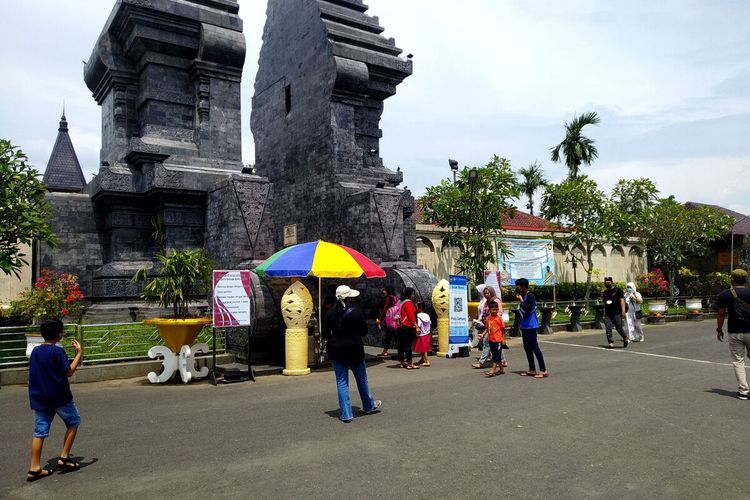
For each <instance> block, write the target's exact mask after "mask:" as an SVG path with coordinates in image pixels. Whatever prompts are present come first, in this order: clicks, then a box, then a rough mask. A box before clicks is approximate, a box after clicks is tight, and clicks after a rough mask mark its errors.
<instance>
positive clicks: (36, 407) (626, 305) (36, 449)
mask: <svg viewBox="0 0 750 500" xmlns="http://www.w3.org/2000/svg"><path fill="white" fill-rule="evenodd" d="M747 280H748V273H747V272H746V271H744V270H742V269H736V270H734V271H733V272H732V273H731V287H730V288H729V289H728V290H725V291H723V292H721V293H720V294H719V296H718V314H717V327H716V338H717V340H719V341H723V340H724V323H725V321H726V322H727V331H728V343H729V350H730V353H731V356H732V364H733V367H734V372H735V376H736V378H737V384H738V391H737V397H738V398H739V399H742V400H746V399H748V398H750V387H749V386H748V382H747V375H746V372H745V363H746V359H747V355H748V353H750V289H749V288H748V287H747ZM604 284H605V290H604V292H603V294H602V298H603V300H604V304H605V324H606V330H605V332H606V336H607V341H608V347H610V348H611V347H614V343H613V339H612V328H615V329H616V330H617V332H618V333H619V335H620V337H622V342H623V347H627V346H628V343H629V342H630V341H641V342H643V340H644V338H645V337H644V334H643V329H642V328H641V324H640V319H641V311H642V309H641V306H642V304H643V297H642V296H641V294H640V293H638V291H637V290H636V287H635V285H634V284H633V283H628V284H627V286H626V291H625V292H623V291H622V290H619V289H618V288H617V287H616V286H614V282H613V280H612V278H611V277H607V278H605V280H604ZM478 290H479V292H480V294H481V295H482V301H481V302H480V304H479V308H478V313H477V318H476V319H474V320H473V324H474V327H475V328H476V330H477V331H478V332H479V333H478V335H479V336H481V337H482V341H483V343H484V344H485V346H484V348H483V350H482V355H481V356H480V358H479V360H478V362H477V363H475V364H474V365H472V366H473V367H474V368H479V369H483V368H484V363H485V362H486V361H488V360H490V359H491V361H492V367H491V368H490V370H489V371H487V372H486V373H485V375H486V376H487V377H495V376H497V375H501V374H504V373H505V371H506V368H507V366H508V363H507V360H506V359H505V356H504V355H503V346H504V345H505V324H504V322H503V319H502V307H503V306H502V300H500V297H498V296H497V293H496V292H495V290H494V289H493V288H492V287H490V286H483V285H480V287H478ZM515 292H516V293H515V300H516V301H517V302H518V314H519V316H520V329H521V332H522V340H523V348H524V352H525V354H526V360H527V362H528V370H525V371H522V372H520V374H521V375H523V376H529V377H534V378H546V377H548V376H549V372H548V371H547V366H546V363H545V359H544V355H543V354H542V351H541V348H540V347H539V342H538V341H537V332H538V329H539V322H538V317H537V306H536V298H535V297H534V294H533V293H531V292H530V290H529V282H528V280H526V279H523V278H522V279H517V280H516V282H515ZM414 294H415V292H414V289H412V288H405V289H404V290H403V292H402V293H401V296H400V298H397V297H396V294H395V290H394V289H393V288H392V287H386V288H385V289H384V290H383V295H384V306H383V309H382V311H381V314H380V317H379V318H378V321H377V323H378V325H379V327H380V330H381V332H382V336H383V351H382V352H381V353H380V356H383V357H386V356H389V350H390V348H391V344H392V342H393V340H394V338H395V340H396V343H397V345H398V360H399V365H400V366H402V367H403V368H406V369H411V370H413V369H418V368H420V367H429V366H430V362H429V358H428V356H427V354H428V352H429V351H430V348H431V345H430V344H431V333H432V327H431V323H430V317H429V315H427V314H426V313H425V312H424V310H423V309H424V305H423V304H421V303H419V302H417V303H415V302H414ZM357 296H359V292H358V291H357V290H353V289H351V288H350V287H349V286H347V285H341V286H339V287H338V288H337V289H336V296H335V298H333V299H332V300H326V301H325V302H324V304H325V306H327V308H328V310H327V312H326V314H325V319H324V321H323V328H322V333H323V335H324V337H326V338H327V340H328V341H327V348H326V350H327V353H328V357H329V359H330V361H331V364H332V366H333V371H334V374H335V377H336V387H337V392H338V401H339V408H340V416H339V419H340V420H341V421H342V422H351V421H352V419H353V418H354V415H353V412H352V405H351V399H350V396H349V371H351V372H352V373H353V375H354V380H355V382H356V385H357V389H358V391H359V395H360V398H361V400H362V411H363V412H364V413H365V414H371V413H375V412H377V411H378V410H379V409H380V407H381V404H382V402H381V401H380V400H378V399H375V398H373V397H372V394H371V393H370V389H369V384H368V381H367V369H366V365H365V351H364V342H363V337H364V336H365V335H367V333H368V328H367V322H366V320H365V317H364V314H363V313H362V311H361V310H360V309H359V308H358V307H357V306H356V305H355V304H354V303H353V299H354V298H356V297H357ZM623 318H625V323H626V325H627V329H628V331H627V333H626V332H625V330H624V327H623ZM41 333H42V336H43V338H44V343H43V344H41V345H40V346H38V347H37V348H35V349H34V350H33V351H32V353H31V357H30V359H29V386H28V388H29V401H30V406H31V409H32V410H33V412H34V420H35V423H34V433H33V438H32V443H31V464H30V466H29V470H28V472H27V475H26V479H27V481H36V480H38V479H41V478H44V477H47V476H49V475H50V474H51V473H52V472H51V471H50V470H49V469H45V468H42V466H41V453H42V447H43V445H44V440H45V438H47V436H48V435H49V429H50V425H51V424H52V420H53V419H54V417H55V415H57V416H59V417H60V418H61V419H62V420H63V422H64V423H65V426H66V432H65V435H64V438H63V446H62V449H61V451H60V454H59V456H58V458H57V467H58V468H60V469H63V470H68V471H71V470H77V469H78V468H80V464H79V463H77V462H75V461H74V460H73V459H72V458H71V456H70V450H71V447H72V446H73V442H74V440H75V437H76V433H77V431H78V427H79V425H80V422H81V417H80V415H79V413H78V409H77V407H76V405H75V402H74V400H73V395H72V393H71V391H70V384H69V381H68V379H69V377H71V376H72V375H73V374H74V373H75V371H76V369H77V368H78V366H79V365H80V363H81V360H82V357H83V350H82V347H81V345H80V344H79V343H78V342H77V341H76V340H75V339H74V340H72V343H71V345H72V347H73V348H74V349H75V351H76V355H75V357H74V359H73V361H72V362H69V361H68V358H67V355H66V354H65V351H64V350H63V349H62V347H60V346H59V343H60V341H61V340H62V337H63V324H62V322H60V320H47V321H44V322H42V324H41ZM412 351H414V352H416V353H419V354H420V358H419V360H418V361H417V362H416V363H414V362H413V360H412ZM537 364H538V368H537Z"/></svg>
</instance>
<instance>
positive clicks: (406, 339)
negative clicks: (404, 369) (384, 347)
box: [396, 326, 414, 364]
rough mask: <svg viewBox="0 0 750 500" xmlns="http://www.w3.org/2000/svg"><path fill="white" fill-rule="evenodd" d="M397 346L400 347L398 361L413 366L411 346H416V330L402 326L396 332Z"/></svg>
mask: <svg viewBox="0 0 750 500" xmlns="http://www.w3.org/2000/svg"><path fill="white" fill-rule="evenodd" d="M396 344H397V345H398V360H399V361H401V362H402V363H410V364H411V346H412V345H413V344H414V328H412V327H410V326H401V327H399V329H398V330H396Z"/></svg>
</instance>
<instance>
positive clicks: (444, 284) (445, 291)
mask: <svg viewBox="0 0 750 500" xmlns="http://www.w3.org/2000/svg"><path fill="white" fill-rule="evenodd" d="M432 307H433V308H434V309H435V314H437V317H438V320H437V331H438V353H437V355H438V356H440V357H441V358H444V357H445V355H446V354H448V347H449V345H448V344H449V343H448V341H449V338H448V336H449V335H450V332H449V330H450V329H449V326H450V317H449V312H448V308H449V307H450V284H449V283H448V281H447V280H440V281H439V282H438V284H437V286H435V289H434V290H432Z"/></svg>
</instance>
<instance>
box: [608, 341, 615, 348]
mask: <svg viewBox="0 0 750 500" xmlns="http://www.w3.org/2000/svg"><path fill="white" fill-rule="evenodd" d="M614 346H615V344H614V343H613V342H610V343H609V344H607V348H608V349H612V348H613V347H614Z"/></svg>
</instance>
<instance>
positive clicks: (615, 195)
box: [612, 178, 659, 243]
mask: <svg viewBox="0 0 750 500" xmlns="http://www.w3.org/2000/svg"><path fill="white" fill-rule="evenodd" d="M658 201H659V189H657V187H656V184H654V183H653V182H652V181H651V180H650V179H646V178H641V179H620V180H619V181H617V184H616V185H615V187H614V188H613V189H612V208H613V210H615V211H616V213H615V214H614V216H613V217H612V225H613V235H615V236H616V235H617V234H619V235H620V241H619V242H620V243H622V242H624V241H625V240H626V239H627V238H628V237H630V236H640V235H641V233H642V232H643V225H644V222H645V217H646V213H647V211H648V210H649V209H651V208H652V207H653V206H654V205H656V203H657V202H658Z"/></svg>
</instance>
